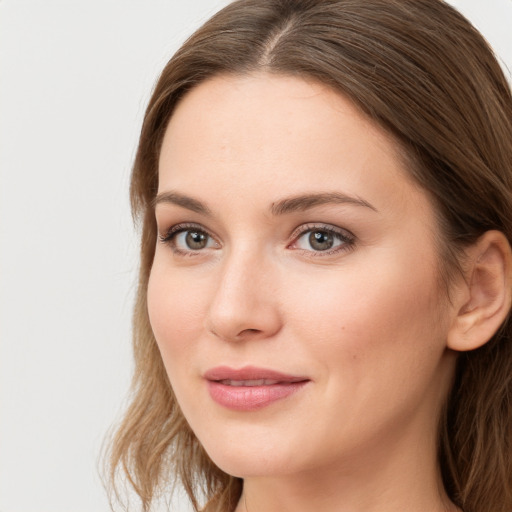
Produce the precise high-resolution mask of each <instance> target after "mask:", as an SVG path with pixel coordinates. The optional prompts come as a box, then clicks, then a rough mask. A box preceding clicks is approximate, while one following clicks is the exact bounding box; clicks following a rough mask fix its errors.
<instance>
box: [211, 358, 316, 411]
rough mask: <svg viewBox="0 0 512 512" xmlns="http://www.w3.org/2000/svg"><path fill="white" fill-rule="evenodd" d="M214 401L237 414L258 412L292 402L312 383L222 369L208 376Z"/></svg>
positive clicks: (273, 373)
mask: <svg viewBox="0 0 512 512" xmlns="http://www.w3.org/2000/svg"><path fill="white" fill-rule="evenodd" d="M204 378H205V379H206V381H207V384H208V391H209V392H210V396H211V398H212V399H213V400H214V401H215V402H216V403H217V404H219V405H221V406H223V407H226V408H228V409H232V410H236V411H254V410H257V409H261V408H263V407H266V406H268V405H270V404H272V403H274V402H276V401H278V400H283V399H285V398H288V397H289V396H291V395H292V394H294V393H296V392H297V391H299V390H300V389H302V388H303V387H304V386H305V385H306V384H307V383H308V382H310V379H308V378H306V377H303V376H296V375H288V374H284V373H280V372H276V371H274V370H268V369H265V368H256V367H253V366H246V367H244V368H241V369H234V368H229V367H227V366H221V367H217V368H212V369H210V370H208V371H207V372H206V373H205V374H204Z"/></svg>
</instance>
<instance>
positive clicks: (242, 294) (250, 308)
mask: <svg viewBox="0 0 512 512" xmlns="http://www.w3.org/2000/svg"><path fill="white" fill-rule="evenodd" d="M277 292H278V283H277V279H276V272H275V271H274V269H273V267H272V264H271V263H270V262H268V261H267V260H266V259H265V258H264V257H262V256H261V254H260V255H259V256H258V255H256V254H249V253H248V252H245V253H244V252H239V253H232V254H231V255H230V256H229V257H228V258H226V260H225V262H224V263H223V267H222V271H221V272H220V278H219V280H218V282H217V288H216V290H215V293H214V294H213V298H212V301H211V303H210V307H209V310H208V314H207V318H206V328H207V330H208V331H210V332H211V333H212V334H213V335H214V336H216V337H218V338H221V339H223V340H225V341H243V340H252V339H265V338H269V337H272V336H274V335H275V334H277V333H278V332H279V330H280V329H281V315H280V311H279V307H278V293H277Z"/></svg>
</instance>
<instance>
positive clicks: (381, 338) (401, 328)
mask: <svg viewBox="0 0 512 512" xmlns="http://www.w3.org/2000/svg"><path fill="white" fill-rule="evenodd" d="M384 261H385V259H384V258H383V257H380V258H378V263H379V264H377V262H375V264H373V265H370V264H365V265H360V266H356V265H354V266H352V267H351V268H350V269H345V270H342V271H336V272H333V273H331V275H330V276H328V277H327V276H326V277H325V278H323V279H316V280H314V279H313V280H310V279H308V278H303V279H301V280H298V281H297V284H296V286H295V287H294V288H293V292H292V293H290V296H289V298H287V299H286V300H285V303H287V304H291V305H292V309H291V310H290V311H289V315H288V316H293V317H294V318H295V325H294V328H295V333H296V335H297V336H300V337H301V338H302V339H307V340H309V348H310V349H311V350H312V351H314V352H315V353H316V354H317V356H318V357H319V358H321V359H322V360H323V362H324V364H325V365H326V366H331V365H333V364H341V363H343V364H344V369H343V373H344V374H345V375H346V373H347V371H348V372H351V373H355V372H357V373H360V375H357V377H358V378H365V379H366V378H368V372H370V371H376V372H381V371H382V370H383V368H384V366H386V367H389V368H391V369H392V368H393V367H400V369H401V370H402V371H404V372H407V373H410V372H413V371H415V369H416V367H417V366H420V365H421V362H422V359H423V356H424V355H425V354H426V353H429V354H430V352H431V351H432V350H434V351H436V352H437V353H439V352H440V351H442V350H443V345H442V332H443V330H444V328H445V327H444V326H443V325H442V323H441V322H440V317H439V315H438V314H437V311H438V310H439V308H438V306H437V304H436V302H437V298H438V295H439V294H438V290H437V284H436V283H437V281H436V276H435V272H434V271H433V269H432V266H431V265H425V266H424V267H423V268H421V267H417V268H416V271H415V272H411V273H410V274H408V273H405V272H404V270H403V269H404V268H408V266H410V263H411V262H404V261H400V259H399V257H398V256H397V255H394V258H390V261H389V262H388V264H386V265H385V264H384V263H383V262H384ZM358 268H360V269H362V270H361V271H358ZM313 284H314V286H312V285H313ZM411 365H412V366H411ZM362 374H364V375H362ZM354 378H356V376H354Z"/></svg>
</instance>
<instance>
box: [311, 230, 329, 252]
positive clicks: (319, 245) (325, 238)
mask: <svg viewBox="0 0 512 512" xmlns="http://www.w3.org/2000/svg"><path fill="white" fill-rule="evenodd" d="M333 242H334V238H333V236H332V234H331V233H328V232H326V231H313V232H312V233H311V234H310V235H309V243H310V245H311V247H312V248H313V249H315V250H317V251H326V250H327V249H330V248H331V247H332V246H333Z"/></svg>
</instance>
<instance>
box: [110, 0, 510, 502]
mask: <svg viewBox="0 0 512 512" xmlns="http://www.w3.org/2000/svg"><path fill="white" fill-rule="evenodd" d="M511 140H512V99H511V94H510V88H509V86H508V84H507V82H506V79H505V78H504V76H503V73H502V71H501V69H500V67H499V65H498V64H497V62H496V60H495V59H494V57H493V55H492V52H491V50H490V49H489V47H488V46H487V44H486V43H485V41H484V40H483V38H482V37H481V36H480V35H479V34H478V32H477V31H476V30H475V29H474V28H473V27H472V26H471V25H470V24H469V22H468V21H467V20H465V19H464V18H463V17H462V16H461V15H460V14H459V13H457V12H456V11H455V10H454V9H453V8H451V7H449V6H448V5H446V4H445V3H443V2H441V1H438V0H394V1H389V0H365V1H362V0H338V1H336V0H332V1H331V0H314V1H313V0H265V1H261V0H240V1H237V2H234V3H233V4H231V5H229V6H228V7H226V8H225V9H223V10H222V11H221V12H219V13H218V14H217V15H216V16H214V17H213V18H212V19H211V20H210V21H209V22H207V23H206V24H205V25H204V26H203V27H202V28H201V29H200V30H199V31H197V32H196V33H195V34H194V35H193V36H192V37H191V38H190V39H189V40H188V41H187V42H186V43H185V44H184V45H183V47H182V48H181V49H180V50H179V51H178V52H177V54H176V55H175V56H174V57H173V58H172V59H171V61H170V62H169V63H168V65H167V66H166V68H165V69H164V71H163V73H162V75H161V77H160V80H159V82H158V83H157V85H156V88H155V91H154V93H153V96H152V98H151V100H150V103H149V106H148V109H147V112H146V116H145V120H144V124H143V128H142V133H141V138H140V143H139V148H138V153H137V157H136V161H135V165H134V170H133V176H132V186H131V194H132V196H131V197H132V205H133V211H134V214H135V216H136V217H137V218H141V219H142V222H143V225H142V246H141V269H140V281H139V291H138V298H137V304H136V309H135V321H134V327H135V332H134V349H135V359H136V365H137V366H136V373H135V377H134V395H133V401H132V404H131V406H130V408H129V409H128V411H127V413H126V416H125V419H124V422H123V423H122V425H121V426H120V428H119V431H118V433H117V436H116V438H115V440H114V444H113V448H112V454H111V464H112V466H111V467H112V473H111V476H112V477H114V476H115V471H116V468H118V467H119V466H121V467H122V468H123V469H124V470H125V472H126V473H127V475H128V477H129V479H130V482H131V484H132V485H133V487H134V488H135V490H136V492H137V494H138V495H139V496H140V498H141V500H142V504H143V509H144V510H149V508H150V506H151V502H152V501H153V499H154V497H156V496H157V495H158V494H159V493H163V494H165V493H166V492H168V491H167V488H168V482H169V476H170V475H169V472H171V473H174V474H176V475H177V477H178V478H179V479H180V480H181V482H182V483H183V485H184V487H185V489H186V491H187V493H188V495H189V497H190V499H191V501H192V504H193V506H194V507H195V509H196V510H198V509H200V508H201V506H202V505H201V503H200V502H201V501H204V502H205V503H206V505H205V508H204V510H206V511H213V510H218V511H236V512H242V511H244V512H246V511H250V512H258V511H265V512H271V511H274V510H293V511H294V512H296V511H300V510H317V511H324V510H325V511H330V510H336V511H359V510H365V511H374V510H376V511H387V510H393V511H396V510H411V511H418V512H420V511H425V512H427V511H428V512H430V511H460V510H463V511H464V512H477V511H478V512H484V511H489V512H491V511H492V512H500V511H509V510H511V509H512V488H511V484H512V458H511V456H510V455H511V453H510V446H511V441H512V438H511V426H512V418H511V411H512V408H511V400H510V392H511V389H512V388H511V382H510V380H511V375H512V371H511V370H512V353H511V340H510V337H511V332H510V329H511V326H510V323H509V320H508V317H509V311H510V304H511V283H512V273H511V268H512V266H511V265H512V259H511V250H510V245H509V241H510V239H511V236H512V217H511V216H512V214H511V212H512V196H511V181H512V144H511ZM166 486H167V488H166Z"/></svg>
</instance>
